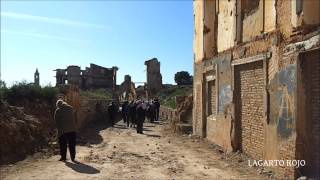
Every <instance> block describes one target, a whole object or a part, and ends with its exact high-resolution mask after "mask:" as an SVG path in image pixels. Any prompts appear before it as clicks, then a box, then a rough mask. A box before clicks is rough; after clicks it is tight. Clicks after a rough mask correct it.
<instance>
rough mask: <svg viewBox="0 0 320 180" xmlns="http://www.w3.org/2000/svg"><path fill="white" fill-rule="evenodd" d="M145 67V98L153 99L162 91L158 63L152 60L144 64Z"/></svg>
mask: <svg viewBox="0 0 320 180" xmlns="http://www.w3.org/2000/svg"><path fill="white" fill-rule="evenodd" d="M144 65H146V66H147V96H148V98H152V97H154V96H155V95H156V94H157V92H159V90H161V89H162V75H161V73H160V62H159V61H158V59H157V58H152V59H150V60H148V61H145V62H144Z"/></svg>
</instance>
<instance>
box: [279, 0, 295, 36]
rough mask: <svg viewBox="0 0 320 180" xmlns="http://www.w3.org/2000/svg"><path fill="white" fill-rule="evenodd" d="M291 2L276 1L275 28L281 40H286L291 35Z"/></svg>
mask: <svg viewBox="0 0 320 180" xmlns="http://www.w3.org/2000/svg"><path fill="white" fill-rule="evenodd" d="M291 2H293V1H276V11H277V26H278V28H279V29H280V32H281V34H282V38H283V39H288V38H289V37H290V36H291V33H292V24H291V23H289V22H291V17H292V12H291V10H292V6H291Z"/></svg>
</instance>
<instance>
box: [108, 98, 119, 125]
mask: <svg viewBox="0 0 320 180" xmlns="http://www.w3.org/2000/svg"><path fill="white" fill-rule="evenodd" d="M108 114H109V118H110V122H111V126H114V124H115V116H116V114H117V109H116V105H115V103H114V102H113V101H112V102H111V104H110V105H109V106H108Z"/></svg>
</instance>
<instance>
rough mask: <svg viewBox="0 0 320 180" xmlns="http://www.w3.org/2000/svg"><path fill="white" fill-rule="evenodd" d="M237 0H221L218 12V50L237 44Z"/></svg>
mask: <svg viewBox="0 0 320 180" xmlns="http://www.w3.org/2000/svg"><path fill="white" fill-rule="evenodd" d="M235 14H236V0H230V1H228V0H222V1H221V0H220V1H219V14H218V52H222V51H224V50H227V49H229V48H231V47H233V46H234V45H235V41H234V39H235V33H234V32H235V30H236V29H235V23H236V16H235Z"/></svg>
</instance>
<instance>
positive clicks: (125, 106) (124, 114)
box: [121, 101, 129, 123]
mask: <svg viewBox="0 0 320 180" xmlns="http://www.w3.org/2000/svg"><path fill="white" fill-rule="evenodd" d="M128 104H129V103H128V101H125V102H123V104H122V106H121V115H122V119H123V122H124V123H126V122H127V121H128V116H127V109H128Z"/></svg>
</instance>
